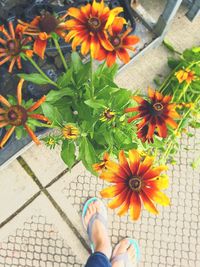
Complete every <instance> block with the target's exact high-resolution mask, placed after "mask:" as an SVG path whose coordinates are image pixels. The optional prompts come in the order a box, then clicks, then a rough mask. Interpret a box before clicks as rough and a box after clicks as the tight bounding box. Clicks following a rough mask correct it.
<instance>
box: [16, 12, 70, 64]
mask: <svg viewBox="0 0 200 267" xmlns="http://www.w3.org/2000/svg"><path fill="white" fill-rule="evenodd" d="M65 17H66V15H64V16H62V17H60V18H56V17H55V16H54V15H52V14H50V13H49V12H45V13H44V14H43V15H41V16H37V17H35V18H34V19H33V20H32V21H31V22H30V23H26V22H23V21H21V20H18V22H19V25H20V27H21V29H22V30H23V33H24V34H28V35H31V36H34V37H36V39H35V42H34V47H33V50H34V52H35V53H36V54H37V55H38V56H40V57H41V58H42V59H44V53H45V50H46V46H47V41H48V39H49V38H51V37H52V36H51V33H56V34H58V35H59V36H60V37H62V38H64V37H65V35H66V33H65V31H66V29H67V26H66V22H65Z"/></svg>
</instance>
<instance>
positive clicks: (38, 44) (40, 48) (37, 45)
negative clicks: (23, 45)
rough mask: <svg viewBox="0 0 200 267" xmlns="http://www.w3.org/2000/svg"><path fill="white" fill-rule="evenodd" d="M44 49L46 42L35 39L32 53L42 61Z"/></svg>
mask: <svg viewBox="0 0 200 267" xmlns="http://www.w3.org/2000/svg"><path fill="white" fill-rule="evenodd" d="M46 47H47V40H41V39H40V38H37V39H36V40H35V42H34V45H33V51H34V53H35V54H37V55H38V56H39V57H41V58H42V59H44V53H45V50H46Z"/></svg>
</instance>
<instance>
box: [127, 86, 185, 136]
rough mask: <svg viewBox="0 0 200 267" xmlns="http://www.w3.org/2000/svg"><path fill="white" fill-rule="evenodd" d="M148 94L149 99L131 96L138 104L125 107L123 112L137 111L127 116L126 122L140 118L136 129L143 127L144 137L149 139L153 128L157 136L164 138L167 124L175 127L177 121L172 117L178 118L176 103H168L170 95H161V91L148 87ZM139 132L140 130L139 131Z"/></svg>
mask: <svg viewBox="0 0 200 267" xmlns="http://www.w3.org/2000/svg"><path fill="white" fill-rule="evenodd" d="M148 95H149V98H150V101H147V100H145V99H143V98H142V97H140V96H133V99H134V100H135V101H136V102H137V103H138V104H140V105H139V106H137V107H134V108H127V109H126V110H125V112H134V111H136V112H139V113H138V114H137V115H136V116H134V117H132V118H129V119H128V122H129V123H130V122H132V121H134V120H137V119H140V118H142V120H141V122H140V123H139V124H138V130H140V129H142V128H143V127H144V126H146V125H147V127H148V131H147V127H146V128H145V129H144V131H143V134H144V132H145V131H146V132H147V133H146V137H145V138H146V139H147V140H151V139H152V137H153V134H154V132H155V130H156V131H157V132H158V136H160V137H163V138H166V136H167V124H168V125H169V126H171V127H172V128H173V129H175V128H177V126H178V125H177V123H176V122H175V121H174V120H173V119H178V118H180V116H179V114H178V113H177V112H176V110H175V108H176V104H169V102H170V101H171V99H172V97H171V96H163V95H162V94H161V93H159V92H157V91H154V90H152V89H151V88H149V90H148ZM140 133H141V132H140ZM140 133H139V135H140Z"/></svg>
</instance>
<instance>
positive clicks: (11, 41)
mask: <svg viewBox="0 0 200 267" xmlns="http://www.w3.org/2000/svg"><path fill="white" fill-rule="evenodd" d="M8 27H9V33H8V32H7V30H6V29H5V27H4V25H1V26H0V32H2V33H3V35H4V36H5V39H3V38H0V58H3V59H2V60H1V61H0V66H1V65H3V64H4V63H6V62H7V61H11V62H10V65H9V69H8V71H9V72H12V70H13V67H14V65H15V63H17V66H18V68H19V69H21V68H22V64H21V56H20V53H25V54H27V56H29V57H32V54H33V51H32V50H30V49H27V48H25V46H26V45H27V44H28V43H29V42H31V41H32V38H31V37H23V35H22V32H21V28H20V27H18V26H17V27H16V29H14V27H13V23H12V22H11V21H10V22H9V23H8Z"/></svg>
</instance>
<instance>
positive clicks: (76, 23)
mask: <svg viewBox="0 0 200 267" xmlns="http://www.w3.org/2000/svg"><path fill="white" fill-rule="evenodd" d="M122 11H123V8H122V7H116V8H114V9H112V10H110V8H109V7H107V6H105V5H104V1H103V0H101V1H100V2H99V3H97V2H96V0H94V1H93V4H92V5H91V4H87V5H85V6H82V7H81V8H74V7H72V8H69V9H68V15H69V16H71V17H72V18H73V19H70V20H68V21H67V22H66V25H67V26H68V28H69V29H70V32H69V33H68V35H67V36H66V38H65V40H66V41H67V42H69V41H71V40H72V39H73V41H72V49H73V50H75V49H76V47H77V46H78V45H81V53H82V54H83V55H87V54H88V53H89V51H90V50H91V55H92V57H93V58H95V57H97V56H98V55H99V52H100V47H101V46H103V47H104V48H105V49H106V50H108V51H109V50H110V51H112V49H113V48H112V46H111V44H110V42H109V41H108V40H107V36H106V30H107V29H108V27H109V26H110V25H111V24H112V23H113V21H114V19H115V17H116V16H117V15H118V14H119V13H121V12H122Z"/></svg>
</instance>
